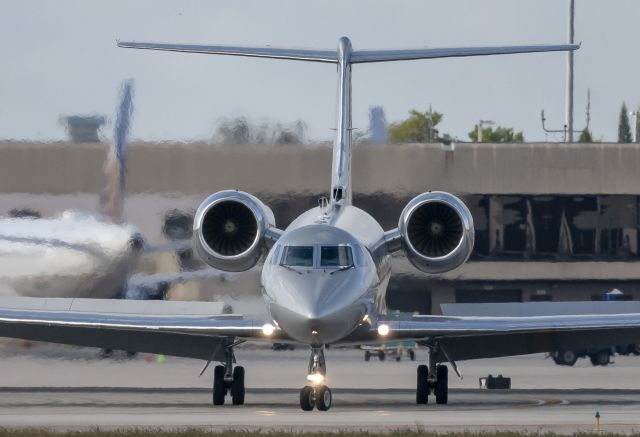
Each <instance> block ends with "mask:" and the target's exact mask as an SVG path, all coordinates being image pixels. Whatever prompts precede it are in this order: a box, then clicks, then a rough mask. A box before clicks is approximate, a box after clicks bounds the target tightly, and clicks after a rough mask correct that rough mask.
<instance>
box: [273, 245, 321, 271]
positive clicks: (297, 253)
mask: <svg viewBox="0 0 640 437" xmlns="http://www.w3.org/2000/svg"><path fill="white" fill-rule="evenodd" d="M280 264H282V265H283V266H289V267H313V246H286V247H285V248H284V253H283V255H282V261H281V262H280Z"/></svg>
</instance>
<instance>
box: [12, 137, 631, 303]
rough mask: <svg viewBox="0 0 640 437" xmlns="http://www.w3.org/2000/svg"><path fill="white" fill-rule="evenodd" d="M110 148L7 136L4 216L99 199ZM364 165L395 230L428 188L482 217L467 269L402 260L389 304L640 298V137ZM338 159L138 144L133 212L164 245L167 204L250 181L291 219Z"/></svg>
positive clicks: (415, 150) (410, 155)
mask: <svg viewBox="0 0 640 437" xmlns="http://www.w3.org/2000/svg"><path fill="white" fill-rule="evenodd" d="M106 148H107V145H106V144H69V143H53V144H43V143H24V142H5V143H0V214H2V215H5V214H8V213H9V212H10V211H12V210H24V209H32V210H36V211H38V212H40V213H41V214H43V215H49V214H55V213H59V212H61V211H63V210H65V209H69V208H72V209H80V210H88V211H93V210H96V209H97V204H98V195H99V192H100V191H101V187H102V184H103V181H104V175H103V171H102V170H103V167H104V161H105V158H104V157H105V154H106ZM353 165H354V169H353V171H354V173H353V185H354V190H355V193H354V204H355V205H356V206H359V207H361V208H363V209H365V210H367V211H368V212H370V213H371V214H372V215H373V216H374V217H375V218H376V219H378V220H379V221H380V222H381V224H382V226H383V227H384V228H385V229H391V228H394V227H395V226H397V221H398V217H399V215H400V212H401V210H402V208H403V207H404V206H405V205H406V203H407V202H408V201H409V200H410V199H411V198H412V197H413V196H415V195H417V194H419V193H422V192H424V191H429V190H443V191H449V192H452V193H454V194H457V195H459V196H460V197H462V198H463V199H464V200H465V202H466V203H467V205H468V206H469V209H470V210H471V212H472V214H473V218H474V224H475V230H476V239H475V249H474V252H473V255H472V257H471V259H470V261H469V262H468V263H467V264H465V265H464V266H463V267H461V268H459V269H457V270H454V271H452V272H448V273H445V274H441V275H436V276H428V275H425V274H422V273H420V272H418V271H417V270H415V269H414V268H413V267H412V266H411V265H410V264H409V263H408V261H407V260H406V259H404V258H403V257H398V258H396V259H395V263H394V269H395V274H394V278H393V279H392V282H391V285H390V289H389V293H388V296H387V302H388V305H389V307H391V308H395V309H401V310H410V311H418V312H421V313H436V314H437V313H439V312H440V307H439V304H440V303H446V302H520V301H540V300H554V301H561V300H591V299H600V298H602V294H603V293H605V292H608V291H611V290H613V289H617V290H620V292H621V293H622V297H623V298H625V299H633V300H640V253H639V246H640V233H639V232H638V230H639V228H640V215H639V209H640V171H639V169H640V147H639V145H637V144H556V143H553V144H552V143H536V144H468V143H464V144H456V145H455V147H454V148H449V149H447V150H445V149H443V148H442V147H441V146H440V145H439V144H406V145H384V146H381V145H366V144H362V145H358V146H357V147H356V150H355V151H354V159H353ZM330 166H331V148H330V145H318V146H308V145H304V146H303V145H286V146H285V145H278V146H264V145H261V146H254V145H252V146H242V145H239V146H225V147H222V146H217V145H210V144H205V143H192V144H188V143H187V144H185V143H175V144H170V143H134V144H132V145H131V147H130V150H129V159H128V165H127V167H128V173H127V199H126V205H125V218H126V220H127V221H129V222H131V223H133V224H135V225H137V226H139V227H140V229H141V230H142V232H143V233H144V234H145V235H146V236H147V238H148V239H149V240H151V241H152V242H157V243H161V242H163V240H164V238H165V235H164V234H163V233H162V231H161V230H162V227H163V224H164V221H165V217H166V216H167V214H168V213H170V212H171V211H175V210H179V211H183V212H186V213H192V212H193V210H194V209H195V208H196V207H197V205H198V204H199V203H200V202H201V201H202V200H203V199H204V197H205V196H207V195H208V194H210V193H213V192H215V191H218V190H221V189H227V188H238V189H241V190H244V191H247V192H250V193H253V194H255V195H256V196H258V197H259V198H261V199H262V200H263V201H264V202H265V203H266V204H267V205H269V206H270V207H271V208H272V209H273V211H274V213H275V215H276V222H277V225H278V227H281V228H283V227H286V225H287V224H288V223H289V222H291V221H292V220H293V219H294V218H295V217H296V216H297V215H298V214H299V213H301V212H302V211H304V210H306V209H308V208H310V207H313V206H315V205H317V202H318V199H319V198H320V197H322V196H326V195H327V193H328V190H329V186H330V174H331V172H330ZM249 274H250V273H249ZM203 298H207V296H206V293H204V294H203Z"/></svg>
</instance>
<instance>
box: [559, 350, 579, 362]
mask: <svg viewBox="0 0 640 437" xmlns="http://www.w3.org/2000/svg"><path fill="white" fill-rule="evenodd" d="M559 359H560V361H562V364H564V365H565V366H573V365H574V364H575V363H576V361H578V354H577V353H575V351H562V352H559Z"/></svg>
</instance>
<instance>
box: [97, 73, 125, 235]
mask: <svg viewBox="0 0 640 437" xmlns="http://www.w3.org/2000/svg"><path fill="white" fill-rule="evenodd" d="M120 96H121V97H120V104H119V105H118V113H117V115H116V124H115V129H114V135H113V143H112V144H111V147H110V148H109V151H108V156H107V164H106V166H105V186H104V189H103V191H102V193H100V211H101V213H102V215H103V216H104V217H105V218H107V219H108V220H110V221H112V222H114V223H120V222H122V213H123V209H124V195H125V189H126V174H127V166H126V163H127V144H128V140H129V126H130V124H131V115H132V113H133V102H132V99H133V80H131V79H129V80H126V81H124V82H123V84H122V91H121V94H120Z"/></svg>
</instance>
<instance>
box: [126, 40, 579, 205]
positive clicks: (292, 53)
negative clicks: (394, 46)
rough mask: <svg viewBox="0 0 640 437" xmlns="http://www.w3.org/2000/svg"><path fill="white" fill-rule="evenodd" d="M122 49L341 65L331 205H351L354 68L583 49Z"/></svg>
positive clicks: (346, 44) (347, 45)
mask: <svg viewBox="0 0 640 437" xmlns="http://www.w3.org/2000/svg"><path fill="white" fill-rule="evenodd" d="M118 46H119V47H125V48H133V49H146V50H166V51H173V52H186V53H204V54H213V55H231V56H248V57H254V58H270V59H290V60H295V61H308V62H325V63H332V64H338V107H337V114H336V116H337V121H336V138H335V141H334V145H333V163H332V167H331V168H332V170H331V171H332V176H331V203H334V204H345V205H349V204H351V198H352V190H351V129H352V128H351V65H352V64H364V63H371V62H391V61H411V60H416V59H436V58H453V57H464V56H486V55H506V54H514V53H533V52H553V51H567V50H576V49H578V48H579V47H580V45H575V44H559V45H526V46H497V47H450V48H421V49H409V50H406V49H401V50H353V48H352V46H351V41H350V40H349V38H347V37H344V36H343V37H342V38H340V39H339V41H338V48H337V50H335V51H334V50H306V49H284V48H275V47H235V46H211V45H187V44H159V43H144V42H142V43H139V42H118Z"/></svg>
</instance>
